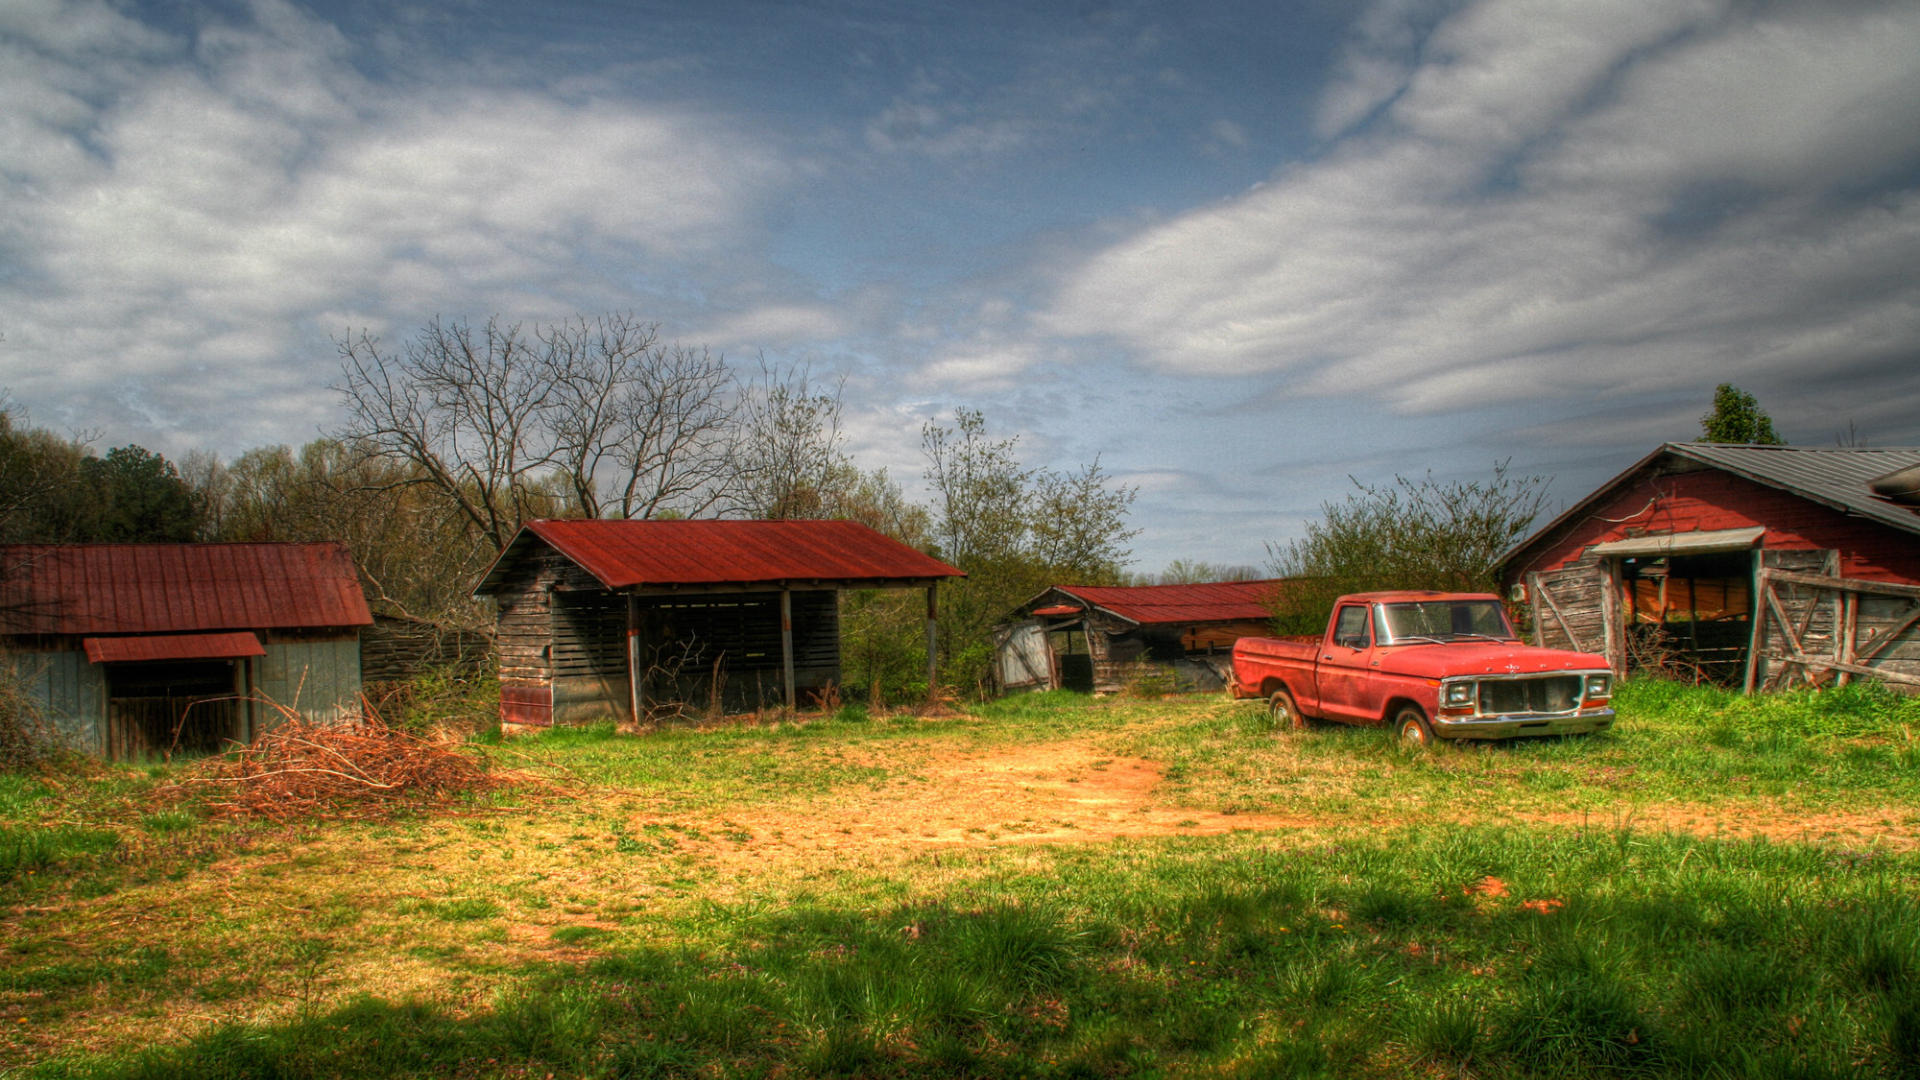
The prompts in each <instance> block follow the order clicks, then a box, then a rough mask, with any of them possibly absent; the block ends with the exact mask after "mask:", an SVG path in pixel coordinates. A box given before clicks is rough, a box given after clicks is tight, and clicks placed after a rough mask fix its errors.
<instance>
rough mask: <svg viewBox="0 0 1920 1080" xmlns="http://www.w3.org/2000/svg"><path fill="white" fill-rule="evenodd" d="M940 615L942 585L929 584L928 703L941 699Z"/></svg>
mask: <svg viewBox="0 0 1920 1080" xmlns="http://www.w3.org/2000/svg"><path fill="white" fill-rule="evenodd" d="M939 617H940V586H939V585H937V584H934V585H928V586H927V704H929V705H932V704H934V703H936V702H938V701H939V700H940V693H939V685H940V653H939V648H938V647H939V644H940V642H939V632H938V631H937V630H936V629H935V620H936V619H938V618H939Z"/></svg>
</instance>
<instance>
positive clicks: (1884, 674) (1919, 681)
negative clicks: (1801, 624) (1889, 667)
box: [1768, 652, 1920, 686]
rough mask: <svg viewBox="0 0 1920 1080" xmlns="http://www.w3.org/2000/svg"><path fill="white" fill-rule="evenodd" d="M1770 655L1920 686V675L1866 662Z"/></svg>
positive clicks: (1887, 680) (1814, 666)
mask: <svg viewBox="0 0 1920 1080" xmlns="http://www.w3.org/2000/svg"><path fill="white" fill-rule="evenodd" d="M1768 655H1769V658H1771V659H1775V660H1780V661H1783V662H1785V663H1790V664H1799V665H1801V666H1802V667H1804V668H1807V669H1808V670H1809V671H1811V670H1812V669H1813V668H1825V669H1830V670H1834V671H1851V672H1853V673H1854V674H1856V675H1871V676H1873V677H1874V678H1876V679H1882V680H1884V681H1886V682H1897V683H1905V684H1907V685H1910V686H1920V675H1907V674H1905V673H1903V672H1898V671H1886V670H1883V669H1881V668H1877V667H1868V666H1867V665H1865V664H1844V663H1841V662H1840V661H1837V660H1829V659H1827V658H1826V657H1824V656H1808V655H1807V654H1806V653H1802V652H1796V653H1791V654H1789V655H1786V656H1776V655H1774V654H1771V653H1770V654H1768ZM1809 681H1811V676H1809Z"/></svg>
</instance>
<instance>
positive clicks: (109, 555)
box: [0, 543, 373, 634]
mask: <svg viewBox="0 0 1920 1080" xmlns="http://www.w3.org/2000/svg"><path fill="white" fill-rule="evenodd" d="M371 622H373V616H372V614H371V613H369V612H368V611H367V599H366V597H365V596H364V595H363V594H362V593H361V591H360V578H359V575H358V574H357V573H356V572H355V571H354V567H353V558H352V556H350V555H348V554H347V549H346V548H345V547H343V546H341V545H339V544H333V543H323V544H8V545H0V633H9V634H167V633H187V632H192V631H205V630H277V629H293V628H298V627H340V626H366V625H368V624H369V623H371Z"/></svg>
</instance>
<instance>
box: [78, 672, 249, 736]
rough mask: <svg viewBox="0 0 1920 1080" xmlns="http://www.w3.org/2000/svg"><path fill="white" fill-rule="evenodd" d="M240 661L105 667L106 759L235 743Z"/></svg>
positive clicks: (239, 711)
mask: <svg viewBox="0 0 1920 1080" xmlns="http://www.w3.org/2000/svg"><path fill="white" fill-rule="evenodd" d="M243 662H244V661H237V660H197V661H180V660H170V661H165V662H162V663H152V664H109V665H107V756H108V757H112V758H136V759H137V758H142V757H149V756H157V755H164V754H170V753H172V754H210V753H215V752H218V751H219V750H220V749H221V748H222V747H224V746H225V745H226V744H227V743H228V742H237V741H239V740H240V739H241V738H242V733H241V717H242V715H243V711H242V709H241V707H240V702H239V700H238V698H239V682H238V674H239V666H240V664H241V663H243Z"/></svg>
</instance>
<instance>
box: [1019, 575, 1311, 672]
mask: <svg viewBox="0 0 1920 1080" xmlns="http://www.w3.org/2000/svg"><path fill="white" fill-rule="evenodd" d="M1278 585H1279V579H1269V580H1263V581H1215V582H1207V583H1204V584H1196V585H1124V586H1122V585H1115V586H1094V585H1055V586H1053V587H1051V588H1049V589H1047V590H1046V591H1045V592H1042V593H1041V594H1040V595H1038V596H1036V597H1034V598H1033V599H1031V600H1029V601H1027V602H1026V603H1024V604H1022V605H1020V607H1018V608H1017V609H1015V610H1014V611H1013V612H1012V613H1011V614H1010V615H1009V616H1008V617H1007V618H1006V619H1005V620H1003V621H1002V623H1001V625H1000V626H998V627H996V628H995V630H994V645H995V658H994V659H995V663H994V674H995V677H996V678H997V679H998V680H999V682H1000V686H1001V689H1003V690H1007V691H1025V690H1045V689H1068V690H1079V691H1082V692H1085V693H1102V694H1108V693H1114V692H1116V691H1118V690H1119V689H1121V687H1122V686H1124V685H1125V684H1126V683H1127V681H1129V680H1130V679H1133V678H1138V677H1142V676H1164V677H1169V678H1171V680H1172V685H1173V687H1174V688H1175V689H1179V690H1219V689H1222V688H1224V687H1225V686H1226V685H1227V681H1228V680H1229V679H1230V678H1231V677H1232V674H1233V672H1232V663H1233V643H1234V642H1235V641H1237V640H1239V639H1240V638H1242V637H1244V636H1247V635H1250V634H1267V633H1271V631H1270V630H1269V629H1268V623H1269V622H1270V621H1271V620H1272V618H1273V614H1272V611H1271V604H1272V601H1273V594H1274V589H1275V588H1276V587H1277V586H1278Z"/></svg>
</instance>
